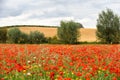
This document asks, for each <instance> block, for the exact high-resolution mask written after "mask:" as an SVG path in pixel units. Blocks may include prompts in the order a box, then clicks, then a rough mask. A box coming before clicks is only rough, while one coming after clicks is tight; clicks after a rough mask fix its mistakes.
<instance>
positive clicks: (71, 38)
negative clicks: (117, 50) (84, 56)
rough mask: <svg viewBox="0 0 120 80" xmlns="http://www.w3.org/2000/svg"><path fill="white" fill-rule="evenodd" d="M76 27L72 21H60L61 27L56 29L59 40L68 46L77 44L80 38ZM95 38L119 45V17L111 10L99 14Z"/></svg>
mask: <svg viewBox="0 0 120 80" xmlns="http://www.w3.org/2000/svg"><path fill="white" fill-rule="evenodd" d="M77 26H78V25H77V23H75V22H73V21H70V22H63V21H62V22H61V27H60V28H58V37H59V39H60V40H62V41H64V42H66V43H70V44H73V43H77V42H78V41H77V39H78V37H79V36H80V33H79V31H78V27H77ZM88 35H89V34H88ZM96 37H97V39H98V40H99V42H102V43H107V44H112V43H115V44H116V43H120V17H119V16H118V15H117V14H115V13H113V11H112V10H111V9H107V10H106V11H102V12H101V13H100V14H99V17H98V19H97V32H96Z"/></svg>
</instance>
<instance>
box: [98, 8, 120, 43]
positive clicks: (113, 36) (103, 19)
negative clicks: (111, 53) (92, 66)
mask: <svg viewBox="0 0 120 80" xmlns="http://www.w3.org/2000/svg"><path fill="white" fill-rule="evenodd" d="M96 35H97V37H98V39H99V40H100V41H101V42H104V43H108V44H109V43H119V42H120V18H119V16H118V15H117V14H114V13H113V11H112V10H111V9H107V10H106V11H102V12H101V13H100V14H99V18H98V19H97V32H96Z"/></svg>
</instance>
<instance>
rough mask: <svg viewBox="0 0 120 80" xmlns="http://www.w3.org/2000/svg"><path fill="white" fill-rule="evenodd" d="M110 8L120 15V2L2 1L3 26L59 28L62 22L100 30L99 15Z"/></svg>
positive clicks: (90, 0) (76, 0) (99, 0)
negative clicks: (68, 21) (97, 25)
mask: <svg viewBox="0 0 120 80" xmlns="http://www.w3.org/2000/svg"><path fill="white" fill-rule="evenodd" d="M106 8H110V9H112V10H113V11H114V12H115V13H116V14H118V15H119V16H120V0H0V26H9V25H49V26H59V25H60V21H61V20H74V21H76V22H80V23H81V24H82V25H83V26H84V27H85V28H96V20H97V18H98V14H99V13H100V12H101V11H102V10H105V9H106Z"/></svg>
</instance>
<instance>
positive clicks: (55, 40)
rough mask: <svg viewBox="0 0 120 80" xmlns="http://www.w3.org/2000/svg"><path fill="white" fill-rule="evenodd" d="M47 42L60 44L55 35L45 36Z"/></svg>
mask: <svg viewBox="0 0 120 80" xmlns="http://www.w3.org/2000/svg"><path fill="white" fill-rule="evenodd" d="M47 42H48V43H49V44H62V42H61V41H60V40H58V38H57V36H54V37H48V38H47Z"/></svg>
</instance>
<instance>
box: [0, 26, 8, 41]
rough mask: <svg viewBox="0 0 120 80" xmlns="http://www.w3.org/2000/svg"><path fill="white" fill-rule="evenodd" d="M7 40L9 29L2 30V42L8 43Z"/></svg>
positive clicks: (0, 32)
mask: <svg viewBox="0 0 120 80" xmlns="http://www.w3.org/2000/svg"><path fill="white" fill-rule="evenodd" d="M6 40H7V28H0V42H1V43H6Z"/></svg>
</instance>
